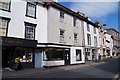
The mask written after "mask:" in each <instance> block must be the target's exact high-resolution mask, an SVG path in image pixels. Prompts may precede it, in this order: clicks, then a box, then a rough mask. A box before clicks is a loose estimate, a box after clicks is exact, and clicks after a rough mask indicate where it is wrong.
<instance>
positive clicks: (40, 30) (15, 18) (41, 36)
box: [0, 0, 47, 43]
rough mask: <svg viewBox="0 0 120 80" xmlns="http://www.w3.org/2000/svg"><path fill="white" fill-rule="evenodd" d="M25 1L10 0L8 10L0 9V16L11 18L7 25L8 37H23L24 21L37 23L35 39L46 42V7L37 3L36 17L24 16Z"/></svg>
mask: <svg viewBox="0 0 120 80" xmlns="http://www.w3.org/2000/svg"><path fill="white" fill-rule="evenodd" d="M26 4H27V3H26V1H23V0H11V7H10V11H11V12H7V11H2V10H0V16H2V17H7V18H11V20H10V23H9V26H8V35H7V36H8V37H17V38H25V25H24V21H26V22H29V23H33V24H37V26H36V32H35V39H36V40H38V42H39V43H40V42H43V43H44V42H47V9H46V8H43V6H41V5H40V4H39V5H37V11H36V17H37V19H34V18H30V17H26V16H25V15H26Z"/></svg>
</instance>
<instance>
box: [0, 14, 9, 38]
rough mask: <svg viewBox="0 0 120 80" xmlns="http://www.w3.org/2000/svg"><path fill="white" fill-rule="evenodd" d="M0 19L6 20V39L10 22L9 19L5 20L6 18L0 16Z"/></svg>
mask: <svg viewBox="0 0 120 80" xmlns="http://www.w3.org/2000/svg"><path fill="white" fill-rule="evenodd" d="M0 19H4V20H7V26H6V34H5V36H6V37H7V35H8V26H9V22H10V20H11V18H6V17H1V16H0ZM0 36H1V35H0Z"/></svg>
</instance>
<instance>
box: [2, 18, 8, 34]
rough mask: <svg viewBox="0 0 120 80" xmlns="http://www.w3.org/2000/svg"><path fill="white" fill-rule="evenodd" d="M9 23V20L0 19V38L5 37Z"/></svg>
mask: <svg viewBox="0 0 120 80" xmlns="http://www.w3.org/2000/svg"><path fill="white" fill-rule="evenodd" d="M9 21H10V19H7V18H1V17H0V36H7V30H8V22H9Z"/></svg>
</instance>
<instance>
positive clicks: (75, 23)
mask: <svg viewBox="0 0 120 80" xmlns="http://www.w3.org/2000/svg"><path fill="white" fill-rule="evenodd" d="M73 26H74V27H77V18H75V17H73Z"/></svg>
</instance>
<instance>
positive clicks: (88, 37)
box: [87, 34, 91, 45]
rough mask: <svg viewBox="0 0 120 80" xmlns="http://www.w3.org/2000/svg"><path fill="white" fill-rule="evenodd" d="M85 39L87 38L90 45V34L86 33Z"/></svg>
mask: <svg viewBox="0 0 120 80" xmlns="http://www.w3.org/2000/svg"><path fill="white" fill-rule="evenodd" d="M87 39H88V45H91V36H90V34H87Z"/></svg>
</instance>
